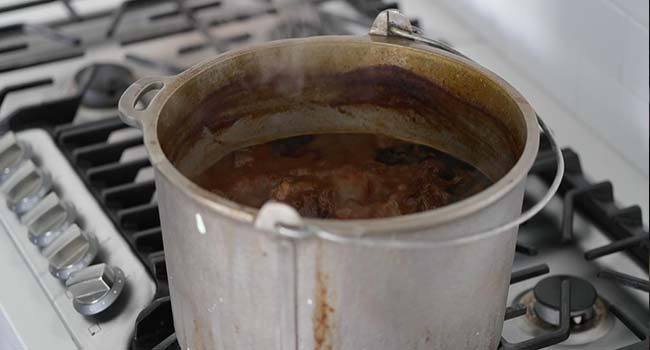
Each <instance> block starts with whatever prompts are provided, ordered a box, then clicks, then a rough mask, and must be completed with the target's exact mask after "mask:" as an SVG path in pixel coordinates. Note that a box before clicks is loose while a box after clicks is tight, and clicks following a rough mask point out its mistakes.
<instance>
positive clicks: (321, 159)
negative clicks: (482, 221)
mask: <svg viewBox="0 0 650 350" xmlns="http://www.w3.org/2000/svg"><path fill="white" fill-rule="evenodd" d="M194 181H195V182H196V183H198V184H199V185H201V186H202V187H203V188H206V189H209V190H210V191H212V192H214V193H216V194H218V195H221V196H223V197H226V198H228V199H230V200H233V201H235V202H238V203H241V204H244V205H248V206H251V207H257V208H259V207H260V206H262V205H263V204H264V203H265V202H266V201H268V200H270V199H273V200H276V201H280V202H284V203H287V204H289V205H291V206H293V207H294V208H296V209H297V210H298V212H299V213H300V214H301V215H302V216H305V217H315V218H331V219H367V218H379V217H389V216H397V215H404V214H411V213H416V212H421V211H425V210H430V209H434V208H438V207H441V206H444V205H447V204H450V203H453V202H455V201H458V200H461V199H463V198H466V197H468V196H471V195H473V194H475V193H477V192H479V191H481V190H483V189H485V188H486V187H488V186H489V185H490V184H491V181H490V180H489V179H488V178H487V177H486V176H485V175H483V174H482V173H481V172H480V171H478V170H477V169H475V168H474V167H472V166H471V165H469V164H467V163H464V162H462V161H460V160H458V159H456V158H454V157H452V156H450V155H448V154H446V153H443V152H441V151H438V150H435V149H433V148H430V147H427V146H423V145H418V144H413V143H409V142H405V141H401V140H397V139H393V138H389V137H386V136H381V135H374V134H319V135H306V136H297V137H291V138H286V139H281V140H276V141H272V142H268V143H264V144H260V145H255V146H251V147H247V148H242V149H239V150H237V151H234V152H232V153H230V154H228V155H226V156H225V157H223V158H222V159H220V160H219V161H218V162H217V163H215V164H214V165H213V166H212V167H210V168H208V169H207V170H206V171H204V172H203V173H202V174H200V175H199V176H198V178H196V179H194Z"/></svg>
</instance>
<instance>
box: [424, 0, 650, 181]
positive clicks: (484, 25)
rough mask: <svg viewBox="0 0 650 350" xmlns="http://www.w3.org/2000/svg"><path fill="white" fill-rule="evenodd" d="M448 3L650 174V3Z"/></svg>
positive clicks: (537, 0)
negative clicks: (649, 34)
mask: <svg viewBox="0 0 650 350" xmlns="http://www.w3.org/2000/svg"><path fill="white" fill-rule="evenodd" d="M440 1H441V2H442V3H444V4H445V5H446V6H447V7H448V8H450V9H452V10H453V11H454V12H455V13H457V14H458V16H460V17H461V18H462V19H463V20H464V21H465V23H466V24H467V25H468V26H471V27H473V29H474V30H475V31H476V32H477V33H479V34H480V35H481V36H482V37H483V39H484V40H488V41H490V45H491V46H492V47H496V48H499V49H500V50H502V51H503V53H504V55H505V56H506V57H507V58H508V59H509V60H511V61H513V62H515V64H517V65H519V66H520V68H521V69H522V70H524V71H525V72H526V73H527V74H528V75H530V77H531V78H532V79H534V80H536V81H537V82H538V83H540V84H541V85H542V86H543V87H544V89H545V90H546V91H547V92H548V93H549V94H551V95H553V96H554V97H555V98H556V99H558V100H559V101H560V102H561V103H562V104H563V105H564V106H565V107H566V108H567V109H569V110H570V111H571V112H573V113H574V114H575V115H576V116H577V117H578V118H579V119H580V120H582V122H584V123H585V124H587V125H588V126H589V127H590V128H592V129H593V130H595V132H596V133H597V134H599V135H600V136H601V137H602V138H604V139H605V140H606V141H607V142H608V143H609V144H610V145H612V146H613V147H614V148H615V149H616V150H617V151H618V152H620V153H621V154H622V155H623V156H624V157H625V158H627V159H628V160H629V161H630V162H632V163H633V164H634V165H635V166H636V167H638V168H639V169H640V170H641V171H642V172H644V173H645V174H646V175H648V173H649V172H648V138H649V137H648V119H649V117H648V105H649V86H648V76H649V73H648V0H440ZM422 17H423V21H426V15H422ZM603 161H604V162H606V161H607V160H606V159H603Z"/></svg>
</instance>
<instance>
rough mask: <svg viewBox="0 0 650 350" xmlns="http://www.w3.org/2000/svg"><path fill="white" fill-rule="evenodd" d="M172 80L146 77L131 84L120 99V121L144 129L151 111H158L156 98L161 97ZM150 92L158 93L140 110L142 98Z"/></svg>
mask: <svg viewBox="0 0 650 350" xmlns="http://www.w3.org/2000/svg"><path fill="white" fill-rule="evenodd" d="M170 79H171V78H170V77H144V78H141V79H138V81H136V82H135V83H133V84H131V86H129V87H128V88H127V89H126V91H124V93H123V94H122V97H120V102H119V104H118V108H119V112H120V119H122V121H123V122H124V123H126V124H128V125H131V126H134V127H136V128H140V129H142V126H143V125H144V122H145V120H147V119H149V118H150V116H151V111H153V110H156V104H157V102H158V99H157V98H156V97H158V96H160V92H161V91H162V90H163V89H164V88H165V86H166V85H167V84H168V83H169V81H170ZM150 91H156V94H155V95H154V96H153V97H152V98H151V101H150V102H149V103H148V104H146V105H145V106H144V107H143V108H140V107H139V105H138V103H140V102H142V103H144V102H145V101H142V97H143V96H144V95H145V94H146V93H148V92H150Z"/></svg>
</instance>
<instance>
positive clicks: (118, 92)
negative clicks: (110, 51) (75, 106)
mask: <svg viewBox="0 0 650 350" xmlns="http://www.w3.org/2000/svg"><path fill="white" fill-rule="evenodd" d="M92 68H94V76H93V77H92V81H90V83H89V85H88V88H87V89H86V91H85V92H84V95H83V97H82V99H81V104H82V105H84V106H86V107H90V108H110V107H117V102H118V101H119V100H120V96H122V93H123V92H124V90H126V88H127V87H129V85H131V83H132V82H133V81H134V80H135V78H134V76H133V73H132V72H131V70H130V69H129V68H127V67H125V66H122V65H118V64H113V63H97V64H93V65H90V66H87V67H84V68H83V69H81V70H80V71H79V72H77V74H76V75H75V78H74V80H75V82H76V83H77V85H79V86H82V85H83V84H85V82H86V81H87V79H89V78H90V76H89V74H90V73H91V72H92V71H93V69H92Z"/></svg>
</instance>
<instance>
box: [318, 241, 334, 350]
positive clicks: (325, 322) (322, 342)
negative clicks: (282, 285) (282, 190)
mask: <svg viewBox="0 0 650 350" xmlns="http://www.w3.org/2000/svg"><path fill="white" fill-rule="evenodd" d="M317 249H318V252H317V254H316V290H315V295H314V312H313V314H312V328H313V336H314V350H332V349H333V344H332V340H333V339H332V327H333V322H334V319H333V318H334V312H335V311H336V309H334V307H333V306H331V305H330V301H329V299H330V298H331V295H330V294H329V292H328V286H327V282H328V276H327V274H326V273H324V272H323V271H322V266H321V260H322V252H321V246H320V245H319V246H318V248H317Z"/></svg>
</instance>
